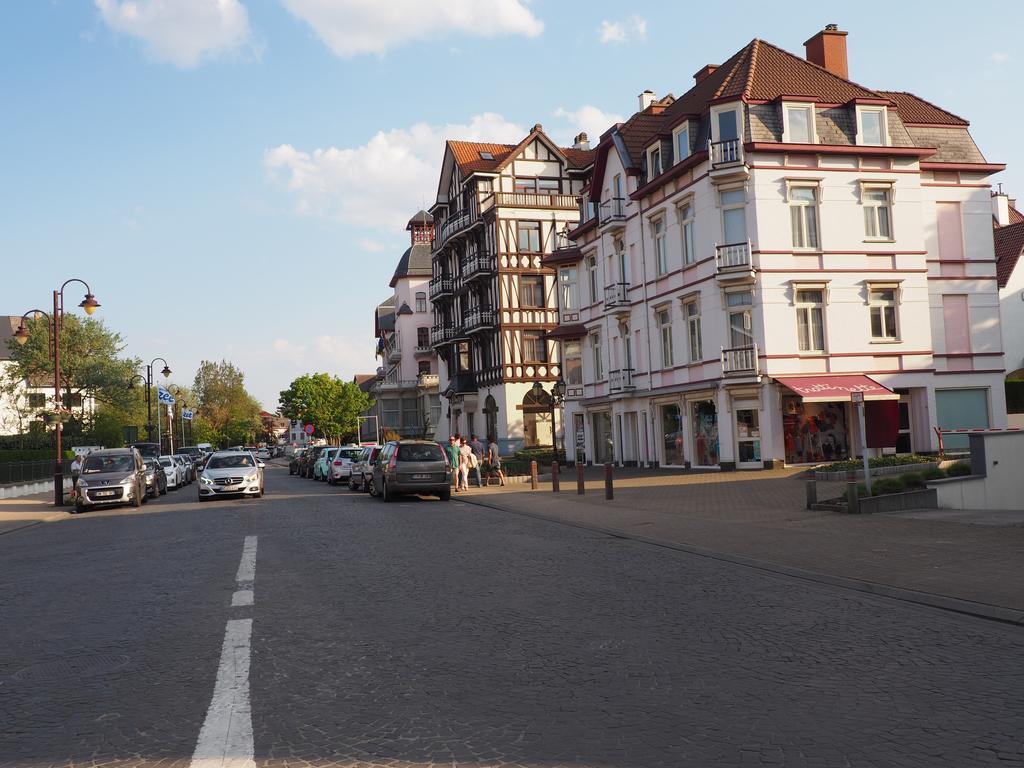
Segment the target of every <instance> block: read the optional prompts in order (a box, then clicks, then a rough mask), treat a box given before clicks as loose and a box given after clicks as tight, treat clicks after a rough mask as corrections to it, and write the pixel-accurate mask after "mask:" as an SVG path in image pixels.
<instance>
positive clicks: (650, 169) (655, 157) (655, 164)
mask: <svg viewBox="0 0 1024 768" xmlns="http://www.w3.org/2000/svg"><path fill="white" fill-rule="evenodd" d="M660 175H661V147H660V146H655V147H651V148H650V149H649V150H648V151H647V178H648V179H653V178H654V177H656V176H660Z"/></svg>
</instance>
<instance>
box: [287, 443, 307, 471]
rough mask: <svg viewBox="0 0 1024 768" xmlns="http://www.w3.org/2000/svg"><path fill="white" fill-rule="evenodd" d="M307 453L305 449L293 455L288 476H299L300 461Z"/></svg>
mask: <svg viewBox="0 0 1024 768" xmlns="http://www.w3.org/2000/svg"><path fill="white" fill-rule="evenodd" d="M305 452H306V449H305V448H299V449H298V450H296V451H295V453H293V454H292V458H291V460H290V461H289V462H288V474H289V475H297V474H299V461H300V460H301V459H302V454H304V453H305Z"/></svg>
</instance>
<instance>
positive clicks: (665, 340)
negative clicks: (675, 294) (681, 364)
mask: <svg viewBox="0 0 1024 768" xmlns="http://www.w3.org/2000/svg"><path fill="white" fill-rule="evenodd" d="M654 321H655V323H656V324H657V326H658V332H659V334H660V338H661V366H662V368H671V367H673V366H674V365H675V350H674V348H673V344H672V305H671V304H661V305H659V306H657V307H655V308H654Z"/></svg>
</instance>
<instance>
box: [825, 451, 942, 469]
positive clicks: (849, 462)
mask: <svg viewBox="0 0 1024 768" xmlns="http://www.w3.org/2000/svg"><path fill="white" fill-rule="evenodd" d="M935 461H938V459H937V458H936V457H935V456H919V455H910V456H896V455H893V454H890V455H886V456H873V457H871V458H869V459H868V466H869V467H870V468H871V469H877V468H878V467H899V466H902V465H904V464H930V463H932V462H935ZM858 469H864V460H863V459H846V460H845V461H834V462H832V463H831V464H826V465H825V466H823V467H816V470H817V471H818V472H843V471H849V470H854V471H856V470H858Z"/></svg>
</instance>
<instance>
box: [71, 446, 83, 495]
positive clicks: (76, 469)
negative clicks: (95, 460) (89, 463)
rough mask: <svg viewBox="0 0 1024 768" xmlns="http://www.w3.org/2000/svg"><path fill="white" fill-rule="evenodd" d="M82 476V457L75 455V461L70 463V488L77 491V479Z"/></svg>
mask: <svg viewBox="0 0 1024 768" xmlns="http://www.w3.org/2000/svg"><path fill="white" fill-rule="evenodd" d="M81 474H82V457H81V456H79V455H78V454H77V453H76V454H75V460H74V461H72V462H71V487H72V488H73V489H74V490H76V491H77V490H78V478H79V476H80V475H81Z"/></svg>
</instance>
